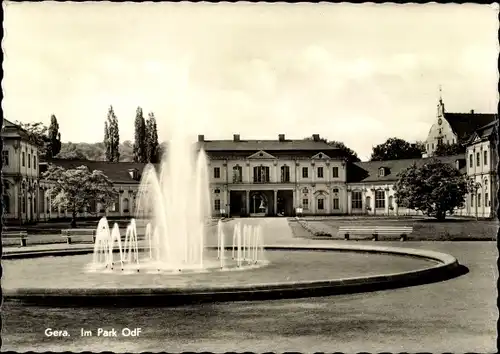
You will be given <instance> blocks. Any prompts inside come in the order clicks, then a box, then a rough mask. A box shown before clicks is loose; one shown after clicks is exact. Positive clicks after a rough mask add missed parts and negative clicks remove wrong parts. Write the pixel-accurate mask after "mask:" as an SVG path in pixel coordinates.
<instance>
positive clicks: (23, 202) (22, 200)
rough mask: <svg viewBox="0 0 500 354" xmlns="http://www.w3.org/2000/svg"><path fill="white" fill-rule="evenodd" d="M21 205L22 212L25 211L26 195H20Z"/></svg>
mask: <svg viewBox="0 0 500 354" xmlns="http://www.w3.org/2000/svg"><path fill="white" fill-rule="evenodd" d="M21 206H22V210H23V213H26V197H25V196H24V195H23V196H22V197H21Z"/></svg>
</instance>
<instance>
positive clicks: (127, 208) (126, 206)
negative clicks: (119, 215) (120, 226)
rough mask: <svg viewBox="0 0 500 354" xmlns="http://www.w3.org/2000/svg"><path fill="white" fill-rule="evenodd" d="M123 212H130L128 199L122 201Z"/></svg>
mask: <svg viewBox="0 0 500 354" xmlns="http://www.w3.org/2000/svg"><path fill="white" fill-rule="evenodd" d="M123 212H124V213H128V212H130V210H129V201H128V198H125V199H123Z"/></svg>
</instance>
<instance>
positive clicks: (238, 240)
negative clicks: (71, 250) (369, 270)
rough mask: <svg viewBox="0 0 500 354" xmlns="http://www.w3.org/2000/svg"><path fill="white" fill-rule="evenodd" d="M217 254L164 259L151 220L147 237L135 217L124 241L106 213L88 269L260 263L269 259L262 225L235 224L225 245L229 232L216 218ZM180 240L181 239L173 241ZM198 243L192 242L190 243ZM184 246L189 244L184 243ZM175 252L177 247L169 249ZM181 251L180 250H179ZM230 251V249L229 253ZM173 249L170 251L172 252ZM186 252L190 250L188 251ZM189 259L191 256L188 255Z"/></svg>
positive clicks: (195, 268)
mask: <svg viewBox="0 0 500 354" xmlns="http://www.w3.org/2000/svg"><path fill="white" fill-rule="evenodd" d="M216 228H217V230H216V234H217V258H216V259H215V258H214V259H209V258H208V256H206V255H205V254H204V252H202V254H201V257H202V261H201V262H197V263H189V262H184V263H177V262H176V263H169V262H168V259H167V260H166V261H165V262H162V259H161V253H160V251H161V249H162V244H161V242H165V241H162V239H161V234H160V232H159V231H158V228H154V226H153V224H152V223H151V222H148V223H147V225H146V227H145V232H144V237H143V238H141V240H139V238H138V236H137V223H136V220H135V219H132V220H131V222H130V224H129V225H128V226H127V229H126V233H125V239H124V243H122V237H121V235H120V229H119V227H118V224H116V223H115V224H114V226H113V228H112V229H110V228H109V225H108V220H107V219H106V218H105V217H103V218H102V219H101V220H100V221H99V224H98V227H97V232H96V241H95V244H94V253H93V260H92V263H91V264H89V267H88V270H89V271H94V272H95V271H103V272H113V271H121V272H124V273H136V272H141V271H145V272H147V273H151V272H167V273H173V274H176V273H177V274H180V273H185V272H189V273H191V272H205V271H209V270H222V271H228V270H243V269H249V268H255V267H260V266H263V265H266V264H267V263H268V262H267V260H266V258H265V256H264V243H263V236H262V227H261V226H260V225H248V224H244V225H243V224H242V223H241V222H240V223H237V224H236V225H235V226H234V230H233V238H232V245H231V246H230V247H227V246H226V241H227V240H226V238H227V237H226V235H225V233H224V226H223V222H222V220H219V221H218V222H217V226H216ZM173 244H174V245H175V244H177V245H178V244H179V243H173ZM194 246H198V245H191V247H194ZM181 247H182V248H181V249H182V250H183V249H184V248H185V247H186V245H182V244H181ZM170 251H171V252H176V250H175V249H174V250H170ZM177 251H178V250H177ZM230 251H231V253H230ZM169 253H170V252H169ZM187 254H190V253H189V252H188V253H187ZM185 259H186V260H189V258H185Z"/></svg>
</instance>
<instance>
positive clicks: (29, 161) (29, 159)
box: [28, 154, 31, 168]
mask: <svg viewBox="0 0 500 354" xmlns="http://www.w3.org/2000/svg"><path fill="white" fill-rule="evenodd" d="M28 168H31V155H30V154H28Z"/></svg>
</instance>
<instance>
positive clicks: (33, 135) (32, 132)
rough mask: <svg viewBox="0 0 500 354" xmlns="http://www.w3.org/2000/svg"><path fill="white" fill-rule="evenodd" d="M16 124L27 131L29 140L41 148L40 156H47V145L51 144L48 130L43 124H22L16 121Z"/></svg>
mask: <svg viewBox="0 0 500 354" xmlns="http://www.w3.org/2000/svg"><path fill="white" fill-rule="evenodd" d="M15 124H17V125H18V126H20V127H21V129H23V130H25V132H26V134H27V135H28V139H29V140H30V141H31V142H33V143H34V144H37V145H38V146H39V147H40V148H39V153H40V155H42V156H45V155H46V152H47V144H48V142H49V138H48V136H47V130H48V128H47V127H46V126H45V125H44V124H43V123H42V122H30V123H22V122H19V121H16V122H15Z"/></svg>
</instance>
